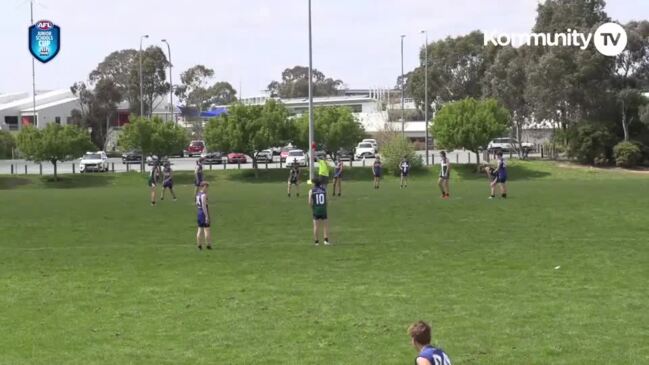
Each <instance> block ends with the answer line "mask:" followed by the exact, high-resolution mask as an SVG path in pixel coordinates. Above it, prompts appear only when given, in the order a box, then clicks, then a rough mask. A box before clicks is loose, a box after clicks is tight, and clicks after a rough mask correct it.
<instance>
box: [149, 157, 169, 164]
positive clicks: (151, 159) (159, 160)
mask: <svg viewBox="0 0 649 365" xmlns="http://www.w3.org/2000/svg"><path fill="white" fill-rule="evenodd" d="M168 161H169V157H166V156H165V157H162V158H158V156H156V155H152V156H147V158H146V164H147V165H148V166H153V165H154V164H155V163H156V162H157V163H158V165H160V166H162V165H164V164H165V162H168Z"/></svg>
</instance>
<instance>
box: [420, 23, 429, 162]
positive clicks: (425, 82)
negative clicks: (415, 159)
mask: <svg viewBox="0 0 649 365" xmlns="http://www.w3.org/2000/svg"><path fill="white" fill-rule="evenodd" d="M421 33H422V34H424V35H425V37H426V42H425V43H424V52H425V53H426V57H425V61H424V72H425V73H426V76H425V77H424V121H425V122H426V127H425V132H426V137H425V143H426V166H428V32H427V31H425V30H422V31H421Z"/></svg>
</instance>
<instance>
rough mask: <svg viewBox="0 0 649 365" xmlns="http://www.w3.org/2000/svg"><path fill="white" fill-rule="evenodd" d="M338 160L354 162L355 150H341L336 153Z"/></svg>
mask: <svg viewBox="0 0 649 365" xmlns="http://www.w3.org/2000/svg"><path fill="white" fill-rule="evenodd" d="M336 159H338V160H348V161H354V150H353V149H351V150H348V149H346V148H340V149H339V150H338V151H337V152H336Z"/></svg>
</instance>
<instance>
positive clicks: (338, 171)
mask: <svg viewBox="0 0 649 365" xmlns="http://www.w3.org/2000/svg"><path fill="white" fill-rule="evenodd" d="M343 169H344V164H343V161H342V160H341V159H340V157H338V160H337V161H336V166H335V167H334V196H336V187H337V188H338V196H340V195H341V194H342V192H343V188H342V181H343Z"/></svg>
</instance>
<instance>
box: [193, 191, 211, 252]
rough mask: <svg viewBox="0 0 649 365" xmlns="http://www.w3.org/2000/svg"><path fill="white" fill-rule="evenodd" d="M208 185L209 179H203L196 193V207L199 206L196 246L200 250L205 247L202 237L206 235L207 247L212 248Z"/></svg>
mask: <svg viewBox="0 0 649 365" xmlns="http://www.w3.org/2000/svg"><path fill="white" fill-rule="evenodd" d="M208 187H209V184H208V183H207V181H201V183H200V185H199V186H198V189H199V190H198V193H197V194H196V208H198V214H197V221H198V231H197V232H196V246H197V247H198V249H199V250H202V249H203V244H202V243H201V237H204V241H205V245H206V247H207V249H208V250H211V249H212V234H211V232H210V226H211V224H212V216H211V215H210V209H209V206H208V202H207V188H208Z"/></svg>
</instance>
